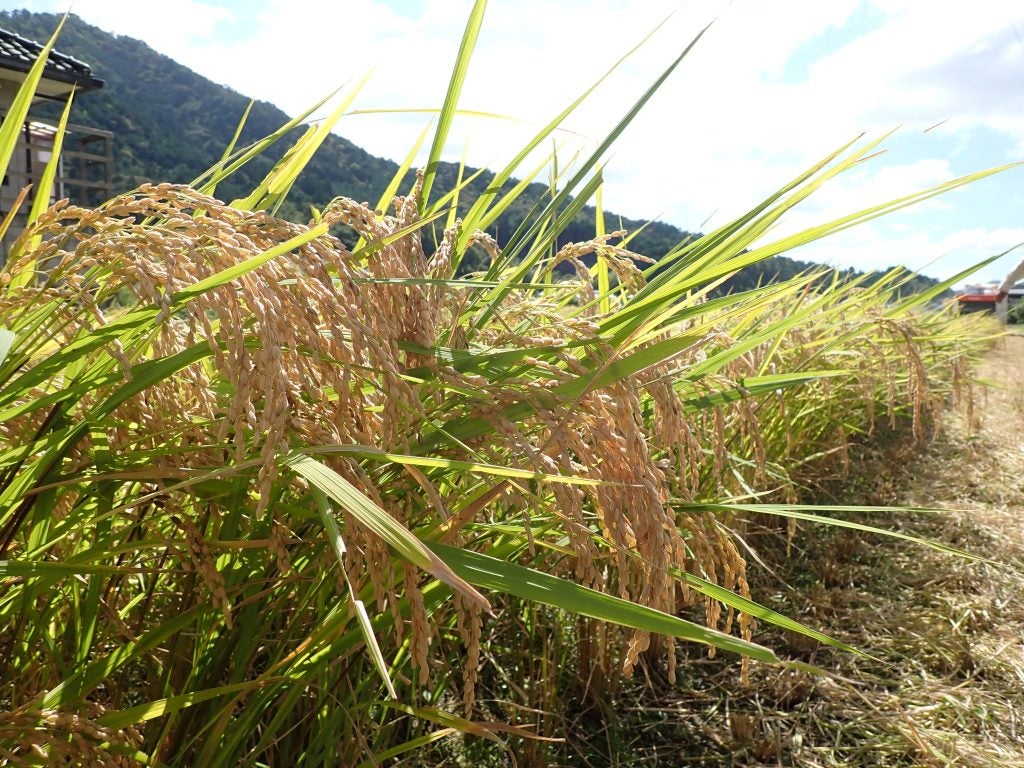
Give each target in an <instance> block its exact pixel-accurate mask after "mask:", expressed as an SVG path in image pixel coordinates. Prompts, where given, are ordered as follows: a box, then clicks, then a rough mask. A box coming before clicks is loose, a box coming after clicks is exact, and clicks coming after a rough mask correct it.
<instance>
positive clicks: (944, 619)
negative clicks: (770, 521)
mask: <svg viewBox="0 0 1024 768" xmlns="http://www.w3.org/2000/svg"><path fill="white" fill-rule="evenodd" d="M980 376H981V377H982V378H983V379H987V380H988V381H989V382H990V384H991V385H990V386H987V387H985V388H984V389H983V390H981V391H980V392H979V393H978V394H979V402H978V403H977V405H976V408H975V410H974V418H973V421H974V423H973V425H972V428H969V427H968V424H967V422H966V415H965V412H963V411H957V410H952V411H950V412H948V413H947V414H946V417H945V421H946V424H945V427H944V431H943V433H942V434H941V435H940V436H939V437H938V438H937V439H936V440H935V441H934V442H933V443H931V444H930V445H929V446H928V448H927V449H926V450H925V451H923V452H919V451H918V450H917V449H916V448H915V447H914V445H913V441H911V440H909V439H907V437H903V438H901V437H899V436H898V435H892V436H891V439H890V440H889V442H888V443H887V445H886V446H885V447H883V448H872V449H860V450H859V451H858V452H857V453H856V454H855V456H854V463H853V467H852V469H853V472H854V476H853V477H852V478H851V479H849V480H848V481H846V482H845V483H843V484H841V485H839V486H837V487H836V488H834V489H833V494H834V495H833V497H832V498H828V499H823V501H828V502H829V503H842V504H858V503H868V504H876V505H908V506H909V505H913V506H919V507H932V508H937V509H943V510H948V512H939V513H937V514H924V513H922V514H915V515H912V516H907V515H893V514H874V515H871V516H870V522H871V523H872V524H875V525H882V526H884V527H890V528H894V529H896V530H904V531H907V532H910V533H913V534H915V535H918V536H922V537H927V538H930V539H933V540H936V541H941V542H945V543H948V544H951V545H954V546H957V547H961V548H964V549H967V550H969V551H972V552H975V553H979V554H983V555H984V556H986V557H988V558H992V559H994V560H997V561H999V563H1001V565H993V564H990V563H985V562H967V561H963V560H958V559H955V558H952V557H949V556H946V555H943V554H941V553H939V552H936V551H933V550H930V549H924V548H921V547H918V546H914V545H912V544H909V543H907V542H901V541H897V540H894V539H883V538H876V537H871V536H868V535H865V534H860V533H857V532H854V531H839V532H831V531H823V530H821V529H820V528H810V527H802V528H801V530H800V531H799V532H798V533H797V535H796V537H795V539H794V541H793V553H792V557H791V558H790V559H788V560H787V559H785V555H784V554H783V552H784V549H785V542H784V541H783V539H784V536H783V535H782V534H781V533H779V532H776V531H768V532H762V534H761V535H760V536H759V535H758V534H757V533H755V532H752V533H751V534H750V536H749V539H748V540H749V543H751V545H752V546H755V547H756V548H757V550H758V552H759V553H760V554H761V555H762V556H764V557H765V558H766V559H767V560H768V562H769V564H770V565H771V566H772V568H773V570H774V571H775V575H776V576H777V577H778V578H775V577H774V576H769V575H767V574H765V573H762V575H761V576H760V577H759V578H758V580H757V583H755V584H754V585H753V591H754V594H755V597H756V598H758V599H760V600H762V601H764V602H767V603H768V604H770V605H772V607H774V608H777V609H778V610H781V611H783V612H785V613H787V614H788V615H792V616H794V617H796V618H799V619H801V620H802V621H804V622H806V623H808V624H810V625H812V626H816V627H820V628H823V629H826V630H827V631H829V632H831V633H832V634H833V635H834V636H836V637H837V638H838V639H841V640H843V641H845V642H848V643H851V644H853V645H855V646H856V647H858V648H860V649H862V650H863V651H865V652H867V653H869V654H871V655H872V656H874V657H875V658H874V659H862V658H856V657H853V656H850V655H847V654H842V653H839V652H835V651H833V650H832V649H829V648H827V647H823V646H819V645H818V644H817V643H816V642H814V641H813V640H809V639H807V638H805V637H803V636H800V635H795V634H790V633H782V632H776V633H773V637H772V638H771V639H766V638H765V637H764V636H760V635H759V636H758V637H759V639H761V640H762V641H765V642H768V643H769V644H770V645H772V646H773V647H776V648H787V649H788V654H787V655H788V656H789V657H790V658H793V659H796V660H799V661H805V662H809V663H812V664H815V665H818V666H820V667H822V668H824V669H827V670H830V671H832V672H834V675H832V676H827V677H815V676H812V675H810V674H807V673H804V672H799V671H793V670H785V669H778V668H769V667H764V666H760V665H757V666H755V668H754V670H753V673H752V675H751V684H750V685H749V686H747V687H744V686H742V685H740V684H738V681H737V680H736V678H735V675H734V674H733V672H732V671H731V670H729V669H728V668H727V667H720V666H718V665H717V664H715V663H714V662H707V661H703V662H702V661H698V660H693V661H691V662H690V663H688V664H687V669H688V670H689V671H690V674H689V675H688V676H687V679H685V680H684V681H683V690H682V691H680V690H679V689H675V690H668V689H663V690H662V691H661V695H658V696H652V695H651V693H650V692H647V693H646V694H645V693H640V692H636V699H635V700H634V701H633V702H632V703H631V705H630V706H627V707H625V708H624V712H625V714H624V721H623V723H622V725H623V732H625V733H629V734H631V737H630V738H631V739H633V740H634V743H633V744H632V746H631V747H630V748H629V749H628V750H625V752H627V753H628V754H630V755H633V756H635V758H634V759H633V760H632V761H631V762H626V760H622V761H621V762H620V761H618V759H617V758H611V759H610V760H609V764H618V765H627V764H629V765H645V766H648V765H649V766H657V765H664V766H669V765H705V766H740V765H743V766H748V765H749V766H761V765H763V766H769V765H771V766H776V765H787V766H790V765H791V766H806V767H807V768H817V767H819V766H821V767H823V768H824V767H832V766H865V767H867V766H977V767H978V768H996V767H997V766H998V767H1000V768H1003V767H1005V766H1024V526H1022V525H1021V517H1020V515H1021V510H1022V509H1024V447H1022V442H1021V434H1020V433H1021V428H1022V426H1024V390H1022V388H1021V384H1020V382H1022V381H1024V337H1021V336H1011V337H1008V338H1006V339H1005V340H1003V341H1001V342H1000V343H999V344H998V345H997V347H996V348H995V349H994V350H993V351H992V352H991V353H990V355H989V356H988V358H987V359H986V360H985V362H984V364H983V365H982V366H981V368H980ZM965 410H966V409H965ZM591 746H592V747H593V748H595V749H597V748H599V747H600V745H597V744H591ZM606 753H607V750H606Z"/></svg>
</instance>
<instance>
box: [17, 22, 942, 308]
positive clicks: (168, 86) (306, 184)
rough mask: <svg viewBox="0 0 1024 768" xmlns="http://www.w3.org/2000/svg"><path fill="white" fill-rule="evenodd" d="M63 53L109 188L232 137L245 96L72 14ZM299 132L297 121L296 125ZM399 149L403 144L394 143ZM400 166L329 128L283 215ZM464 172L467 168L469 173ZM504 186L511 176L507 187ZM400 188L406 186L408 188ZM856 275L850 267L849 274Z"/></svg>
mask: <svg viewBox="0 0 1024 768" xmlns="http://www.w3.org/2000/svg"><path fill="white" fill-rule="evenodd" d="M59 20H60V16H59V15H57V14H48V13H32V12H29V11H23V10H21V11H3V12H0V26H2V27H4V28H5V29H9V30H11V31H12V32H16V33H18V34H20V35H22V36H24V37H28V38H30V39H33V40H39V41H45V40H47V39H48V38H49V37H50V35H51V34H52V33H53V30H54V29H55V28H56V26H57V23H58V22H59ZM58 48H59V49H60V51H61V52H63V53H67V54H69V55H71V56H74V57H75V58H78V59H81V60H82V61H85V62H87V63H88V64H90V65H91V66H92V69H93V73H94V74H95V75H96V77H98V78H100V79H102V80H104V81H106V85H105V87H104V88H103V89H102V90H99V91H95V92H91V93H86V94H82V96H81V97H80V98H79V99H76V102H75V106H74V108H73V115H72V122H75V123H78V124H81V125H86V126H89V127H92V128H100V129H103V130H107V131H110V132H112V133H113V134H114V163H115V169H114V189H115V190H117V191H121V190H129V189H133V188H134V187H137V186H139V185H140V184H142V183H144V182H148V181H152V182H159V181H171V182H181V183H187V182H189V181H191V180H192V179H194V178H196V177H197V176H199V175H200V174H201V173H202V172H203V171H205V170H206V169H207V168H209V167H210V166H211V165H213V164H214V163H215V162H216V161H217V160H218V159H219V158H220V157H221V154H222V153H223V151H224V148H225V147H226V146H227V145H228V143H229V142H230V140H231V137H232V136H233V135H234V132H235V129H236V127H237V125H238V121H239V119H240V118H241V116H242V114H243V113H244V111H245V108H246V106H247V105H248V104H249V99H248V98H247V97H245V96H243V95H241V94H239V93H237V92H235V91H233V90H231V89H230V88H226V87H225V86H222V85H218V84H216V83H214V82H212V81H210V80H207V79H206V78H204V77H201V76H199V75H197V74H196V73H195V72H193V71H192V70H190V69H188V68H187V67H184V66H182V65H181V64H178V63H177V62H175V61H174V60H172V59H170V58H168V57H167V56H164V55H163V54H160V53H157V52H156V51H154V50H153V49H152V48H150V47H149V46H148V45H146V44H145V43H143V42H140V41H138V40H135V39H133V38H131V37H127V36H119V35H112V34H110V33H108V32H104V31H103V30H101V29H99V28H97V27H94V26H92V25H90V24H87V23H86V22H85V21H83V20H82V19H81V18H79V17H78V16H75V15H71V16H70V17H69V18H68V21H67V23H66V24H65V26H64V30H63V31H62V32H61V36H60V39H59V41H58ZM38 114H39V116H41V117H44V118H47V117H48V118H51V119H55V118H56V116H57V114H58V113H57V107H56V105H47V106H46V107H44V108H42V109H41V110H40V111H39V112H38ZM288 120H289V116H288V115H286V114H285V113H284V112H282V111H281V110H280V109H278V108H277V107H275V106H274V105H272V104H269V103H267V102H263V101H258V102H256V103H254V104H253V107H252V110H251V112H250V114H249V118H248V120H247V121H246V125H245V129H244V131H243V133H242V136H241V137H240V140H239V141H240V144H239V146H243V145H245V144H248V143H250V142H252V141H255V140H257V139H260V138H263V137H264V136H266V135H268V134H270V133H272V132H273V131H275V130H277V129H278V128H280V127H281V126H282V125H283V124H285V123H286V122H288ZM296 130H299V129H296ZM288 138H292V139H293V138H294V137H286V139H285V140H283V141H281V142H278V144H277V145H275V146H274V147H272V148H271V150H270V151H268V152H267V153H266V154H265V155H263V156H261V157H259V158H257V159H255V160H254V161H252V162H251V163H249V164H248V165H247V166H244V167H243V168H241V169H240V170H239V171H238V173H236V174H235V176H234V177H232V178H231V179H229V180H228V181H226V182H224V183H223V184H222V185H221V186H219V187H218V190H217V193H218V196H219V197H222V198H224V199H229V200H230V199H232V198H234V197H238V196H240V195H242V194H245V193H248V192H249V191H250V190H251V189H252V188H253V187H255V186H256V185H257V184H258V183H259V182H260V181H261V180H262V179H263V177H264V176H265V175H266V173H267V171H268V170H269V169H270V168H271V167H272V166H273V164H274V162H276V161H277V159H278V158H280V156H281V153H282V152H283V151H284V149H285V148H286V147H287V146H288V145H289V144H290V141H288ZM397 149H398V150H399V151H403V152H404V151H405V149H406V148H405V147H400V148H397ZM397 170H398V165H397V164H396V163H394V162H392V161H390V160H386V159H384V158H380V157H375V156H373V155H371V154H369V153H368V152H366V151H364V150H363V149H360V148H359V147H357V146H356V145H355V144H353V143H352V142H350V141H348V140H346V139H344V138H342V137H340V136H337V135H335V134H332V135H330V136H329V137H328V138H327V140H326V141H325V142H324V143H323V145H321V148H320V150H319V151H318V153H317V155H316V156H315V157H314V158H313V160H312V161H311V162H310V164H309V165H308V166H307V168H306V170H305V171H304V173H303V174H302V175H301V176H300V177H299V179H298V181H297V182H296V184H295V186H294V187H293V188H292V190H291V192H290V193H289V197H288V200H287V201H286V203H285V206H283V207H282V210H281V213H282V215H284V216H285V217H286V218H290V219H292V220H295V221H307V220H308V219H309V212H310V206H317V207H321V206H323V205H324V204H325V203H327V202H328V201H330V200H331V199H332V198H334V197H337V196H339V195H344V196H347V197H351V198H354V199H356V200H359V201H371V202H375V201H376V200H378V199H379V198H380V195H381V194H382V193H383V191H384V189H385V188H386V187H387V184H388V182H389V181H390V180H391V179H392V178H393V176H394V174H395V173H396V171H397ZM457 170H458V169H457V166H455V165H454V164H451V163H442V164H441V167H440V168H439V170H438V178H437V182H436V183H437V187H438V188H442V189H443V188H448V189H450V188H451V187H452V186H453V185H454V184H455V180H456V174H457ZM471 172H472V170H470V171H469V172H468V173H467V175H469V173H471ZM493 178H494V175H493V174H492V173H489V172H484V173H482V174H481V175H480V176H479V177H478V178H477V179H476V181H475V182H474V183H473V184H472V185H471V187H470V188H469V189H467V190H466V192H465V193H463V194H462V195H461V199H462V201H463V202H465V203H466V204H470V203H471V202H472V201H473V200H474V199H475V198H476V196H477V195H479V194H480V193H481V192H482V191H483V190H484V189H485V188H486V187H487V185H488V184H489V183H490V181H491V180H492V179H493ZM508 186H511V183H510V184H509V185H508ZM406 188H407V186H403V189H406ZM547 192H548V188H547V186H546V185H543V184H532V185H530V186H529V187H528V188H527V190H526V192H525V193H524V194H523V195H522V196H521V197H520V199H519V200H517V201H516V203H515V204H514V205H512V206H510V207H509V209H508V210H506V212H505V213H504V215H503V216H502V217H501V219H499V221H498V222H497V227H496V231H495V232H492V234H494V235H495V237H496V238H497V239H498V242H499V243H503V241H504V239H505V238H507V237H508V236H509V235H511V233H512V232H514V231H515V228H516V225H517V224H518V222H519V221H521V220H522V218H523V217H524V216H525V215H526V214H527V212H528V211H529V210H530V208H531V207H532V206H533V204H534V203H535V202H536V201H537V200H539V199H540V198H541V197H542V196H543V195H545V194H546V193H547ZM605 216H606V220H607V221H608V222H609V223H614V225H615V226H616V227H618V226H619V224H618V223H619V222H620V221H621V223H622V228H624V229H627V230H629V231H630V232H636V231H637V230H639V229H641V227H644V224H645V223H646V222H642V221H637V220H633V219H627V218H623V217H619V216H617V215H616V214H614V213H610V212H608V213H606V214H605ZM593 233H594V209H593V208H586V209H585V210H584V211H583V212H582V213H581V214H580V215H579V216H578V217H577V219H576V220H575V221H573V222H572V223H571V224H570V225H569V226H568V227H567V228H566V230H565V232H564V233H563V235H562V237H561V238H560V242H562V243H564V242H569V241H580V240H586V239H588V238H590V237H592V236H593ZM699 236H700V235H699V234H697V233H688V232H684V231H683V230H680V229H678V228H676V227H674V226H672V225H670V224H665V223H663V222H651V223H649V224H647V226H646V227H644V229H643V231H641V232H640V233H639V235H637V236H636V237H635V238H634V239H633V240H632V241H631V243H630V248H631V249H633V250H635V251H637V252H639V253H643V254H645V255H647V256H650V257H652V258H660V257H661V256H663V255H664V254H665V253H667V252H668V251H669V250H671V249H672V248H673V247H674V246H676V245H677V244H678V243H680V242H681V241H683V240H685V239H692V238H694V237H699ZM813 266H815V265H812V264H809V263H806V262H802V261H797V260H794V259H789V258H786V257H775V258H773V259H770V260H768V261H766V262H763V263H761V264H756V265H754V266H751V267H748V268H747V269H744V270H743V271H742V272H741V273H739V274H738V275H736V276H734V277H733V278H731V279H730V281H729V282H728V283H727V284H726V285H724V286H723V290H739V289H745V288H750V287H753V286H755V285H757V284H758V283H764V282H767V281H770V280H778V279H786V278H789V277H793V276H796V275H797V274H800V273H801V272H804V271H806V270H808V269H810V268H812V267H813ZM851 274H856V273H851ZM935 282H936V281H934V280H932V279H931V278H927V277H924V276H918V277H916V278H914V284H913V285H911V286H908V289H910V290H924V289H926V288H928V287H930V286H931V285H933V284H934V283H935Z"/></svg>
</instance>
